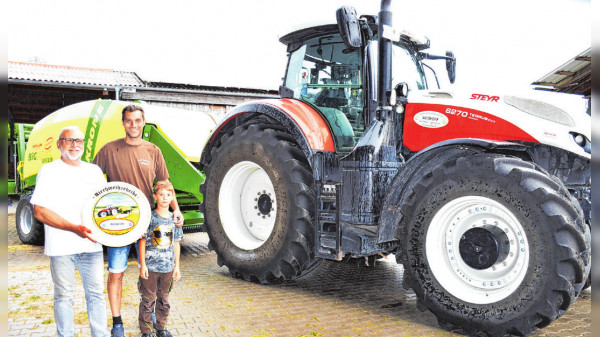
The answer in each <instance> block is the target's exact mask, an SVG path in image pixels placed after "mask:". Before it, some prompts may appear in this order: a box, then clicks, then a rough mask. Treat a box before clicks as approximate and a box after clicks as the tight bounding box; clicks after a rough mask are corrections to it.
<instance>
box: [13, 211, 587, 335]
mask: <svg viewBox="0 0 600 337" xmlns="http://www.w3.org/2000/svg"><path fill="white" fill-rule="evenodd" d="M14 221H15V220H14V214H13V215H9V217H8V227H9V231H8V232H9V234H8V244H9V247H8V270H9V274H8V311H9V314H8V336H54V335H55V326H54V320H53V319H54V317H53V314H52V281H51V279H50V272H49V268H48V265H49V261H48V258H47V257H46V256H45V255H43V251H42V248H41V247H33V246H27V245H21V244H20V241H19V239H18V237H17V236H16V231H15V229H14V228H15V222H14ZM206 244H207V236H206V234H203V233H198V234H190V235H187V236H186V238H185V239H184V241H183V244H182V248H183V249H182V258H181V269H182V274H183V279H182V280H181V281H179V282H178V283H176V285H175V287H174V290H173V292H172V295H171V302H172V311H171V318H170V323H169V329H170V330H171V331H172V332H173V334H174V335H175V336H232V337H233V336H240V337H245V336H261V337H266V336H269V337H279V336H283V337H287V336H290V337H299V336H333V337H338V336H339V337H342V336H403V337H404V336H459V334H457V333H452V332H447V331H444V330H441V329H440V328H438V325H437V322H436V319H435V317H434V316H433V315H432V314H430V313H429V312H420V311H419V310H418V309H417V308H416V300H415V296H414V294H413V293H412V292H411V291H406V290H404V289H402V286H401V284H402V273H403V269H402V267H401V266H399V265H397V264H396V263H395V262H394V261H393V258H392V259H390V260H387V259H384V260H382V261H380V262H378V263H377V265H376V266H375V268H367V267H365V266H363V265H358V264H356V263H351V262H329V261H325V262H324V263H323V264H322V265H321V267H319V269H317V270H316V271H314V272H312V273H310V274H309V275H307V276H305V277H303V278H300V279H298V280H296V281H293V282H288V283H284V284H281V285H270V286H263V285H257V284H253V283H249V282H245V281H241V280H238V279H234V278H231V277H230V276H229V272H228V270H227V269H226V268H224V267H223V268H220V267H218V265H217V263H216V256H215V254H214V253H213V252H210V251H208V249H207V248H206ZM137 273H138V271H137V262H135V261H134V259H133V258H130V264H129V268H128V270H127V272H126V275H125V287H124V295H123V298H124V301H123V317H124V321H125V327H126V331H127V333H128V335H129V336H138V335H139V329H138V326H137V312H138V309H137V305H138V303H139V302H138V301H139V295H138V293H137V288H136V285H135V284H136V281H137ZM105 277H106V276H105ZM75 297H76V299H75V313H76V323H77V325H76V328H77V330H78V331H79V336H89V335H90V331H89V327H88V326H87V317H86V314H85V303H84V300H83V291H82V289H81V288H80V289H78V292H77V293H76V296H75ZM107 305H108V300H107ZM109 312H110V310H109V309H108V306H107V313H109ZM109 321H110V320H109ZM591 325H592V324H591V293H590V292H589V291H585V292H584V293H583V294H582V296H581V297H580V298H579V300H578V301H577V302H576V303H575V304H574V305H573V306H571V308H570V309H569V310H568V311H567V313H565V315H563V316H562V317H561V318H560V319H558V320H557V321H556V322H554V323H553V324H552V325H551V326H549V327H547V328H545V329H543V330H541V331H537V332H536V333H535V334H533V336H560V337H564V336H591V331H592V328H591Z"/></svg>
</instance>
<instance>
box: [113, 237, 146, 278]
mask: <svg viewBox="0 0 600 337" xmlns="http://www.w3.org/2000/svg"><path fill="white" fill-rule="evenodd" d="M138 244H139V243H138V242H136V243H135V244H133V243H132V244H130V245H127V246H124V247H106V250H107V251H108V271H109V272H111V273H113V274H120V273H122V272H124V271H125V269H127V259H129V250H130V249H131V246H134V245H135V253H136V254H135V255H136V256H137V259H138V265H139V264H140V256H139V253H138V252H139V250H138Z"/></svg>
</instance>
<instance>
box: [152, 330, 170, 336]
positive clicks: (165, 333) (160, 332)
mask: <svg viewBox="0 0 600 337" xmlns="http://www.w3.org/2000/svg"><path fill="white" fill-rule="evenodd" d="M156 337H173V335H171V333H170V332H169V331H167V330H156Z"/></svg>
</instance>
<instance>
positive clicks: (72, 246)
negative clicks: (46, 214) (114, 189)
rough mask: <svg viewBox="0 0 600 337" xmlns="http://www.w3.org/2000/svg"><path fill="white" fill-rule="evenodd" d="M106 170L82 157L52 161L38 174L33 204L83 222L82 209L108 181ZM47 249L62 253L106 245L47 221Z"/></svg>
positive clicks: (71, 219)
mask: <svg viewBox="0 0 600 337" xmlns="http://www.w3.org/2000/svg"><path fill="white" fill-rule="evenodd" d="M105 183H106V178H104V174H103V173H102V170H100V168H99V167H98V166H96V165H94V164H90V163H86V162H84V161H82V162H81V163H80V165H79V166H72V165H69V164H67V163H65V162H63V161H62V160H61V159H58V160H55V161H53V162H51V163H48V164H46V165H44V166H42V168H41V169H40V171H39V172H38V174H37V179H36V186H35V190H34V191H33V195H32V197H31V204H33V205H38V206H42V207H45V208H48V209H49V210H51V211H53V212H55V213H56V214H58V215H60V216H61V217H62V218H64V219H65V220H67V221H69V222H71V223H73V224H76V225H80V224H82V220H81V209H82V208H83V205H84V203H85V200H86V198H87V197H88V196H89V195H90V193H91V192H92V189H94V188H96V187H98V186H100V185H102V184H105ZM44 234H45V238H44V253H45V254H46V255H48V256H62V255H71V254H79V253H90V252H97V251H101V250H102V245H100V244H99V243H95V242H92V241H90V240H88V239H84V238H82V237H80V236H78V235H77V234H75V233H73V232H70V231H65V230H61V229H58V228H54V227H52V226H49V225H47V224H44Z"/></svg>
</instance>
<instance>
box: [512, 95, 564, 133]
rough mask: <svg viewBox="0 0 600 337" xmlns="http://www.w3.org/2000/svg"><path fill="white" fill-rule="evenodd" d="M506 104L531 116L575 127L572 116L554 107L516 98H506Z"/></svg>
mask: <svg viewBox="0 0 600 337" xmlns="http://www.w3.org/2000/svg"><path fill="white" fill-rule="evenodd" d="M504 102H505V103H506V104H508V105H510V106H513V107H515V108H517V109H519V110H521V111H523V112H526V113H528V114H530V115H533V116H536V117H540V118H544V119H547V120H549V121H552V122H556V123H560V124H563V125H566V126H571V127H572V126H575V122H573V119H572V118H571V116H569V115H568V114H567V113H566V112H564V111H563V110H561V109H559V108H557V107H555V106H554V105H551V104H548V103H544V102H540V101H536V100H533V99H528V98H521V97H515V96H505V97H504Z"/></svg>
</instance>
